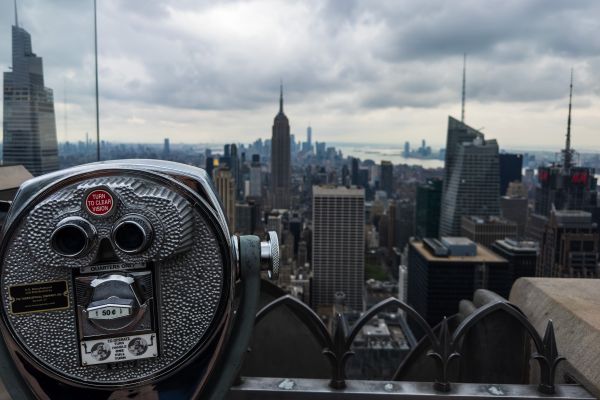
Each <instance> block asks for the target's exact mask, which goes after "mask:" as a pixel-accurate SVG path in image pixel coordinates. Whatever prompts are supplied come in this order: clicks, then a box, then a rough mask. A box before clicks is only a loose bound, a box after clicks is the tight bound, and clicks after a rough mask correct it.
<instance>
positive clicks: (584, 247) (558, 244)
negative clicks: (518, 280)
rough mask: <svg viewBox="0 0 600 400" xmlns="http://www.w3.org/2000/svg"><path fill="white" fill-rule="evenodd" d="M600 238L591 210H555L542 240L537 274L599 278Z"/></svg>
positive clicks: (551, 214)
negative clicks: (599, 255)
mask: <svg viewBox="0 0 600 400" xmlns="http://www.w3.org/2000/svg"><path fill="white" fill-rule="evenodd" d="M599 239H600V236H599V234H598V226H597V225H596V224H595V223H593V222H592V214H591V213H589V212H586V211H580V210H552V212H551V213H550V217H549V220H548V223H547V224H546V226H545V229H544V232H543V234H542V240H541V242H540V255H539V257H538V260H537V266H536V274H537V276H549V277H559V278H598V276H599V275H600V274H599V272H600V266H599V264H598V261H599V259H598V250H599V244H600V243H599Z"/></svg>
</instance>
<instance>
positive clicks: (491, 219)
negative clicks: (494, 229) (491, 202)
mask: <svg viewBox="0 0 600 400" xmlns="http://www.w3.org/2000/svg"><path fill="white" fill-rule="evenodd" d="M463 218H464V219H466V220H468V221H469V222H472V223H474V224H478V225H483V224H502V225H516V222H513V221H510V220H508V219H506V218H503V217H500V216H496V215H490V216H487V217H480V216H478V215H468V216H463Z"/></svg>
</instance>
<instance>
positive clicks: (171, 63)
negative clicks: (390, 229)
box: [0, 0, 600, 151]
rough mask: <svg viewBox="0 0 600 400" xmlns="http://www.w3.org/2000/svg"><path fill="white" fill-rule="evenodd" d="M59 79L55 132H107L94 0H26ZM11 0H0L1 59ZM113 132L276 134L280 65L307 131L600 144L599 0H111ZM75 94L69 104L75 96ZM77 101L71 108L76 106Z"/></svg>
mask: <svg viewBox="0 0 600 400" xmlns="http://www.w3.org/2000/svg"><path fill="white" fill-rule="evenodd" d="M19 20H20V23H21V25H22V26H23V27H24V28H25V29H27V30H28V31H29V32H30V33H31V35H32V41H33V49H34V52H35V53H37V54H38V55H40V56H42V57H43V59H44V69H45V77H46V85H47V86H49V87H51V88H52V89H54V95H55V107H56V122H57V132H58V137H59V140H61V141H62V140H65V139H68V140H80V139H83V138H84V137H85V133H86V132H89V134H90V135H93V134H94V132H95V130H94V129H95V123H94V119H93V118H94V112H95V111H94V99H93V87H94V86H93V85H94V82H93V10H92V1H91V0H87V1H84V0H61V1H59V0H54V1H49V0H20V1H19ZM13 23H14V12H13V3H12V0H0V69H1V70H2V71H7V70H8V67H9V65H10V62H11V61H10V53H11V42H10V35H11V29H10V26H11V24H13ZM98 32H99V40H98V41H99V71H100V126H101V135H102V138H104V139H107V140H111V141H125V142H160V141H162V139H163V138H165V137H169V138H171V142H175V143H177V142H189V143H210V142H215V143H222V142H225V141H239V142H250V141H253V140H254V139H255V138H257V137H263V138H267V137H270V132H271V125H272V122H273V117H274V116H275V114H276V112H277V107H278V96H279V81H280V79H282V80H283V84H284V92H285V112H286V114H287V115H288V117H289V119H290V124H291V130H292V133H294V134H296V137H299V136H300V137H301V138H302V139H303V140H304V137H305V132H306V126H307V125H309V124H311V125H312V127H313V136H314V139H316V140H324V141H329V142H332V141H346V142H365V143H387V144H398V145H401V144H402V143H404V141H406V140H408V141H411V142H412V143H413V145H416V144H417V142H418V141H420V140H421V139H422V138H424V139H426V140H427V141H428V142H430V143H432V144H433V145H434V146H436V147H437V146H439V145H444V144H445V134H446V128H447V119H448V115H452V116H455V117H457V118H460V98H461V80H462V61H463V56H462V55H463V53H464V52H466V53H467V54H468V58H467V107H466V122H467V123H468V124H469V125H471V126H473V127H474V128H482V127H483V132H484V133H485V134H486V136H487V137H490V138H497V139H498V141H499V143H500V146H501V147H504V148H539V149H558V148H560V147H562V145H563V143H564V134H565V132H566V120H567V105H568V89H569V74H570V69H571V67H573V68H574V71H575V86H574V109H573V127H572V132H573V140H572V142H573V146H574V147H575V148H576V149H577V150H579V151H589V150H600V2H599V1H594V0H590V1H550V0H539V1H524V0H517V1H506V0H505V1H490V0H485V1H483V0H481V1H457V0H453V1H423V0H419V1H398V0H391V1H372V0H369V1H366V0H365V1H350V0H337V1H329V2H328V1H323V0H318V1H317V0H315V1H220V2H215V1H196V0H188V1H171V0H161V1H147V0H121V1H117V0H99V1H98ZM65 99H66V104H65ZM65 110H66V111H67V118H65Z"/></svg>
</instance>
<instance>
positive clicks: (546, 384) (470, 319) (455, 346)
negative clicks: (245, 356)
mask: <svg viewBox="0 0 600 400" xmlns="http://www.w3.org/2000/svg"><path fill="white" fill-rule="evenodd" d="M283 305H285V306H287V307H288V308H289V309H290V310H291V311H292V312H293V313H294V314H295V315H296V316H297V317H298V318H299V319H300V320H301V321H302V323H303V324H304V325H306V326H307V327H308V328H309V329H310V331H311V332H312V334H313V335H314V337H315V339H316V340H317V341H318V342H319V343H320V345H321V346H322V349H323V350H322V352H323V354H324V355H325V356H326V357H327V360H328V361H329V364H330V367H331V379H330V381H329V386H330V387H331V388H332V389H338V390H341V389H344V388H346V386H347V381H346V363H347V361H348V359H349V358H350V357H351V356H352V355H353V354H354V353H353V351H352V350H351V346H352V342H353V341H354V339H355V338H356V335H357V334H358V333H359V332H360V330H361V329H362V327H363V326H364V325H365V324H367V323H368V322H369V321H370V320H371V319H372V318H373V317H375V316H376V315H377V314H378V313H379V312H381V311H383V310H384V309H386V308H391V307H394V308H398V309H401V310H403V311H404V312H405V313H406V315H407V317H408V318H410V319H412V320H413V321H414V322H415V323H416V324H417V325H418V326H419V328H421V329H422V331H423V332H424V335H425V337H426V338H428V340H429V343H430V346H431V350H429V352H428V353H427V356H428V357H430V358H431V359H432V360H433V361H434V362H435V366H436V368H435V371H436V372H435V373H434V374H433V376H431V377H430V380H433V381H434V383H433V385H432V386H433V390H434V391H436V392H438V393H451V392H452V391H453V386H454V385H456V383H451V382H450V381H451V379H450V376H449V370H450V367H451V366H453V365H454V363H453V361H454V360H456V359H458V358H459V357H460V356H461V349H462V346H461V345H462V341H463V340H464V337H465V336H466V334H467V333H468V332H469V331H470V330H471V328H473V327H474V326H475V325H477V324H478V323H479V322H480V321H482V320H483V319H484V318H486V317H487V316H489V315H490V314H492V313H496V312H503V313H504V314H505V315H506V316H507V317H508V318H510V319H511V321H515V322H516V323H517V324H518V326H521V327H522V328H523V329H524V331H525V332H526V333H527V334H528V336H529V338H531V340H532V342H533V344H534V346H535V350H536V352H535V353H534V354H532V355H531V357H532V358H533V359H535V360H537V361H538V363H539V365H540V368H539V370H540V376H539V380H538V381H539V382H540V383H539V385H538V391H539V393H543V394H546V395H548V394H553V393H554V392H555V384H554V382H555V373H556V366H557V364H558V363H559V362H560V361H561V360H564V357H561V356H560V355H559V354H558V349H557V347H556V341H555V338H554V329H553V325H552V321H548V325H547V328H546V333H545V335H544V338H543V339H542V337H541V336H540V335H539V334H538V332H537V331H536V329H535V327H534V326H533V325H532V324H531V323H530V322H529V321H528V320H527V318H526V317H525V315H524V314H523V313H522V312H521V311H520V310H519V309H518V308H517V307H516V306H514V305H512V304H510V303H508V302H507V301H501V300H498V301H493V302H490V303H488V304H485V305H484V306H482V307H479V308H477V309H476V310H474V311H473V312H472V313H471V314H469V315H468V316H467V317H466V318H465V319H464V320H463V321H462V322H461V323H460V324H459V325H458V327H457V328H456V330H454V332H453V333H450V331H449V329H448V321H447V320H446V319H445V318H444V320H443V321H442V323H441V326H440V329H438V333H437V334H436V333H434V331H433V329H432V328H431V327H430V326H429V324H427V322H426V321H425V319H424V318H423V317H421V316H420V315H419V313H418V312H417V311H416V310H414V309H413V308H412V307H410V306H409V305H408V304H406V303H403V302H401V301H400V300H398V299H396V298H389V299H386V300H383V301H381V302H380V303H378V304H376V305H375V306H373V307H372V308H371V309H369V310H367V311H366V312H365V313H364V314H363V315H362V316H361V317H360V318H359V319H358V320H357V321H356V323H355V324H354V325H353V326H352V327H348V325H347V322H346V320H345V318H344V316H342V315H340V314H337V315H336V316H335V321H334V322H335V325H334V329H333V333H332V334H330V333H329V331H328V330H327V328H326V326H325V324H324V323H323V322H322V321H321V319H320V318H319V316H318V315H317V314H316V313H315V312H314V311H313V310H312V309H311V308H310V307H309V306H307V305H306V304H304V303H302V302H301V301H299V300H297V299H296V298H294V297H292V296H289V295H287V296H283V297H280V298H278V299H276V300H274V301H272V302H271V303H269V304H267V305H266V306H265V307H263V308H262V309H261V310H260V311H259V312H258V313H257V315H256V322H255V323H256V324H259V323H260V321H261V320H262V319H263V318H264V317H265V316H266V315H268V314H269V313H270V312H272V311H273V310H274V309H276V308H278V307H280V306H283Z"/></svg>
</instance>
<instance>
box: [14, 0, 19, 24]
mask: <svg viewBox="0 0 600 400" xmlns="http://www.w3.org/2000/svg"><path fill="white" fill-rule="evenodd" d="M15 26H16V27H17V28H18V27H19V14H18V13H17V0H15Z"/></svg>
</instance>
